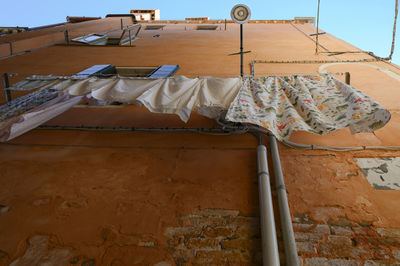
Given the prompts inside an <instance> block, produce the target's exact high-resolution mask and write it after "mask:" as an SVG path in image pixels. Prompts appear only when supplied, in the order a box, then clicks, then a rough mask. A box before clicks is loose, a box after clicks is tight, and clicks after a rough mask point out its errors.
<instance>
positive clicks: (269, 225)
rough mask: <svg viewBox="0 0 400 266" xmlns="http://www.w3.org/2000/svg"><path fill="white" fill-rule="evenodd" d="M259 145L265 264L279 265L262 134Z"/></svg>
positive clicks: (259, 176)
mask: <svg viewBox="0 0 400 266" xmlns="http://www.w3.org/2000/svg"><path fill="white" fill-rule="evenodd" d="M258 137H259V143H260V144H259V145H258V147H257V165H258V188H259V197H260V216H261V226H260V227H261V237H262V243H261V244H262V254H263V265H264V266H279V265H280V263H279V252H278V242H277V238H276V229H275V219H274V209H273V207H272V196H271V187H270V179H269V172H268V161H267V148H266V147H265V146H264V145H263V142H262V138H261V136H258Z"/></svg>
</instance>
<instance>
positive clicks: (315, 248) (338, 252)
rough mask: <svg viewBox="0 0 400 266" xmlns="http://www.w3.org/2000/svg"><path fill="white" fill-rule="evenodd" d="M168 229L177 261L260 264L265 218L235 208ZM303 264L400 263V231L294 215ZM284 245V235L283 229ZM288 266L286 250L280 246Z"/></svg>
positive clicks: (194, 216) (202, 214) (213, 211)
mask: <svg viewBox="0 0 400 266" xmlns="http://www.w3.org/2000/svg"><path fill="white" fill-rule="evenodd" d="M180 221H181V226H179V227H170V228H167V230H166V232H165V235H166V236H167V237H168V238H169V239H168V241H167V244H168V248H169V250H170V252H171V255H172V257H173V258H174V259H175V262H176V264H177V265H199V264H207V265H226V264H229V265H232V264H233V265H260V264H261V263H262V256H261V239H260V225H259V217H246V216H242V215H240V213H239V212H238V211H234V210H218V209H207V210H201V211H198V212H196V213H194V214H192V215H188V216H184V217H181V218H180ZM293 229H294V233H295V239H296V245H297V251H298V254H299V264H300V265H318V266H319V265H322V266H323V265H338V266H353V265H354V266H357V265H360V266H366V265H400V229H395V228H375V227H373V226H372V225H366V224H365V223H362V222H361V223H358V224H357V223H355V222H351V221H348V220H347V219H346V218H345V217H340V219H338V221H329V222H328V224H319V223H315V222H313V221H312V220H310V219H309V218H308V216H307V215H306V214H302V215H296V216H295V217H294V219H293ZM277 235H278V242H279V247H280V249H282V246H283V245H282V239H281V234H280V232H278V234H277ZM280 254H281V261H282V265H284V253H283V250H280Z"/></svg>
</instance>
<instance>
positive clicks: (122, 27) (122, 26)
mask: <svg viewBox="0 0 400 266" xmlns="http://www.w3.org/2000/svg"><path fill="white" fill-rule="evenodd" d="M123 29H124V22H122V18H121V30H123Z"/></svg>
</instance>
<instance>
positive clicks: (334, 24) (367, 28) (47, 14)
mask: <svg viewBox="0 0 400 266" xmlns="http://www.w3.org/2000/svg"><path fill="white" fill-rule="evenodd" d="M238 3H243V4H246V5H248V6H249V7H250V9H251V10H252V19H292V18H293V17H301V16H308V17H312V16H316V14H317V0H279V1H278V0H273V1H271V0H270V1H268V0H262V1H261V0H253V1H240V2H238V1H230V0H202V1H193V0H187V1H177V0H169V1H165V0H153V1H126V0H114V1H109V0H108V1H105V0H96V1H94V0H81V1H77V0H69V1H63V0H58V1H54V0H51V1H50V0H34V1H32V0H29V1H28V0H18V1H3V3H2V5H1V8H0V26H29V27H34V26H41V25H46V24H53V23H59V22H64V21H65V17H66V16H101V17H104V16H105V15H106V14H109V13H129V11H130V10H131V9H155V8H158V9H160V10H161V19H184V18H185V17H198V16H199V17H200V16H207V17H210V18H211V19H224V18H230V15H229V14H230V10H231V8H232V7H233V6H234V5H235V4H238ZM394 6H395V0H380V1H377V0H321V10H320V28H322V29H323V30H325V31H327V32H329V33H331V34H333V35H335V36H336V37H339V38H341V39H343V40H345V41H347V42H349V43H351V44H353V45H355V46H357V47H359V48H361V49H364V50H367V51H373V52H374V53H375V54H377V55H379V56H382V57H386V56H388V55H389V52H390V47H391V42H392V31H393V18H394ZM399 27H400V23H399ZM398 35H400V34H399V30H398V31H397V36H396V49H395V52H394V57H393V62H394V63H396V64H400V48H399V47H400V43H399V42H400V37H399V36H398Z"/></svg>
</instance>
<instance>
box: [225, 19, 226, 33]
mask: <svg viewBox="0 0 400 266" xmlns="http://www.w3.org/2000/svg"><path fill="white" fill-rule="evenodd" d="M225 30H226V19H225Z"/></svg>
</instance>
